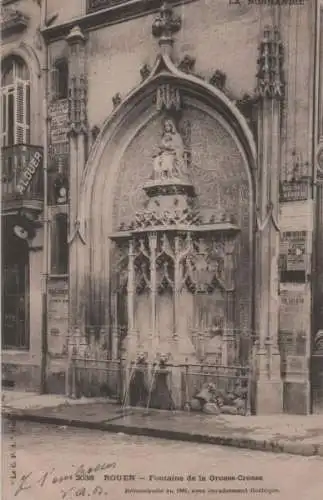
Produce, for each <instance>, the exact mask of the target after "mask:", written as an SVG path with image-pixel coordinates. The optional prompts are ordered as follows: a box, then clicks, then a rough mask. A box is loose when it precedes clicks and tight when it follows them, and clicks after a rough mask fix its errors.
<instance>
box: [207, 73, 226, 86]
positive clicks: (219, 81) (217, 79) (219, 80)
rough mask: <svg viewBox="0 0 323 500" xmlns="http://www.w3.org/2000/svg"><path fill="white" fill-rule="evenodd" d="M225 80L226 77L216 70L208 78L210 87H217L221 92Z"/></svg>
mask: <svg viewBox="0 0 323 500" xmlns="http://www.w3.org/2000/svg"><path fill="white" fill-rule="evenodd" d="M226 80H227V75H226V74H225V73H223V71H220V70H219V69H217V70H216V71H215V72H214V73H213V75H212V76H211V78H210V83H211V85H214V87H217V88H218V89H219V90H223V89H224V88H225V83H226Z"/></svg>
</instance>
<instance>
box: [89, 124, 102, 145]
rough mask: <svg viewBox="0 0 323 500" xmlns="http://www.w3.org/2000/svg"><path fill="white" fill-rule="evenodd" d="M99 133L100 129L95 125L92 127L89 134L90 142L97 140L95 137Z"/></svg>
mask: <svg viewBox="0 0 323 500" xmlns="http://www.w3.org/2000/svg"><path fill="white" fill-rule="evenodd" d="M99 133H100V128H99V127H98V126H97V125H94V127H92V129H91V134H92V141H93V142H94V141H95V140H96V138H97V136H98V135H99Z"/></svg>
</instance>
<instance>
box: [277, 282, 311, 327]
mask: <svg viewBox="0 0 323 500" xmlns="http://www.w3.org/2000/svg"><path fill="white" fill-rule="evenodd" d="M309 315H310V307H309V297H308V292H307V291H298V290H281V292H280V314H279V329H280V331H281V332H301V331H307V330H308V324H309Z"/></svg>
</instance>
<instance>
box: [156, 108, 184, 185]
mask: <svg viewBox="0 0 323 500" xmlns="http://www.w3.org/2000/svg"><path fill="white" fill-rule="evenodd" d="M187 174H188V173H187V159H186V152H185V147H184V142H183V139H182V137H181V135H180V133H179V132H178V130H177V127H176V125H175V122H174V121H173V120H172V119H171V118H168V117H167V118H165V119H164V121H163V132H162V138H161V141H160V145H159V150H158V152H157V154H156V155H154V171H153V180H155V181H168V180H171V179H180V180H187V178H188V175H187Z"/></svg>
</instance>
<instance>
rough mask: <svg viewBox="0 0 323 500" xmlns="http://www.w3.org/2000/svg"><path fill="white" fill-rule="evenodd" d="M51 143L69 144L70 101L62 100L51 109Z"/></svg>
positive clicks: (52, 105) (53, 104) (56, 102)
mask: <svg viewBox="0 0 323 500" xmlns="http://www.w3.org/2000/svg"><path fill="white" fill-rule="evenodd" d="M49 117H50V143H51V144H62V143H66V142H68V131H69V127H68V100H67V99H60V100H58V101H55V102H54V103H52V104H51V106H50V107H49Z"/></svg>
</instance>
